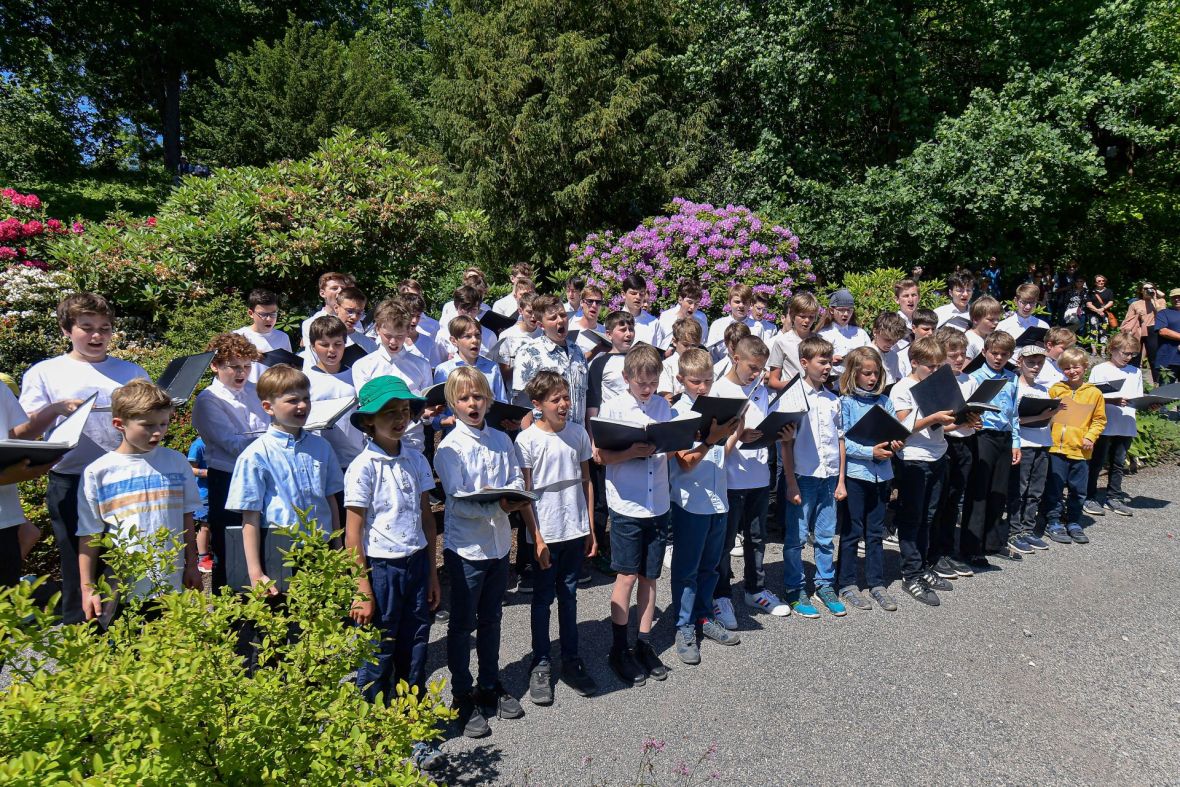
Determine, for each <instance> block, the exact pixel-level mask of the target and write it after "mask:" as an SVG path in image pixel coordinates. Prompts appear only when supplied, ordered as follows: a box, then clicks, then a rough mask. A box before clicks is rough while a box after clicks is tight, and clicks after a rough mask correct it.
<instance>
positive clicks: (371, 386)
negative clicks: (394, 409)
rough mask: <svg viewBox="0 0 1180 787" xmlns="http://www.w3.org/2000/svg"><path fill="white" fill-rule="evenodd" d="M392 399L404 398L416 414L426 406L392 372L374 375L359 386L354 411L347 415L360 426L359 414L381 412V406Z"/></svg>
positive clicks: (423, 401)
mask: <svg viewBox="0 0 1180 787" xmlns="http://www.w3.org/2000/svg"><path fill="white" fill-rule="evenodd" d="M394 399H405V400H406V401H407V402H409V403H410V412H412V413H414V414H415V415H417V414H418V413H420V412H422V408H423V407H425V406H426V400H425V399H423V398H422V397H421V396H416V395H415V394H414V392H413V391H411V390H410V387H409V386H408V385H406V382H405V380H403V379H402V378H400V377H394V376H393V375H392V374H386V375H382V376H381V377H374V378H373V379H372V380H369V382H367V383H365V384H364V385H362V386H361V390H360V392H359V393H358V394H357V405H356V412H354V413H353V414H352V415H351V416H349V420H351V421H352V425H353V426H355V427H358V428H359V427H360V418H359V416H361V415H374V414H376V413H379V412H381V408H382V407H384V406H385V405H387V404H389V402H390V401H392V400H394Z"/></svg>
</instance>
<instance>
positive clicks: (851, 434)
mask: <svg viewBox="0 0 1180 787" xmlns="http://www.w3.org/2000/svg"><path fill="white" fill-rule="evenodd" d="M844 436H845V437H846V438H848V439H849V440H853V441H855V442H857V443H860V444H861V445H880V444H881V443H891V442H893V441H894V440H900V441H902V442H903V443H904V442H905V441H906V439H907V438H908V437H909V436H910V430H909V429H906V428H905V425H904V424H903V423H902V422H901V421H899V420H897V418H895V417H894V416H892V415H890V414H889V411H888V410H886V409H885V408H884V407H882V406H881V405H879V404H875V405H873V406H872V408H871V409H870V410H869V411H868V412H866V413H865V414H864V415H862V416H861V417H860V420H859V421H857V422H856V423H855V424H853V425H852V428H851V429H849V430H848V431H846V432H845V433H844Z"/></svg>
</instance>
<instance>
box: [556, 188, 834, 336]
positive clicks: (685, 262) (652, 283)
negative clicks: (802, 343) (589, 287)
mask: <svg viewBox="0 0 1180 787" xmlns="http://www.w3.org/2000/svg"><path fill="white" fill-rule="evenodd" d="M671 207H672V208H674V209H675V211H676V212H675V213H673V214H672V215H669V216H656V217H654V218H650V219H647V220H646V221H644V222H643V224H641V225H640V226H638V227H636V228H635V229H633V230H631V231H630V232H628V233H626V234H625V235H622V236H616V235H615V234H614V233H613V232H610V231H608V232H603V233H592V234H590V235H588V236H587V237H586V240H585V241H583V242H582V243H580V244H577V243H575V244H572V245H571V246H570V249H569V251H570V258H571V259H570V264H571V267H572V268H573V269H574V270H576V271H578V272H581V273H585V274H586V276H587V280H588V281H590V282H591V283H593V284H595V285H597V286H599V287H601V288H602V289H603V291H604V292H605V293H606V294H607V295H608V296H609V297H610V307H611V308H612V309H617V308H619V306H620V305H621V304H622V293H621V291H620V290H621V287H620V283H621V282H622V281H623V280H624V279H626V278H627V277H628V276H629V275H631V274H632V273H638V274H640V275H642V276H643V277H644V278H645V279H646V280H647V288H648V292H649V293H650V295H651V301H652V305H653V308H654V309H655V310H656V311H658V310H660V309H663V308H668V307H670V306H672V305H673V304H675V302H676V286H677V284H678V283H679V282H680V281H681V280H683V279H692V280H695V281H697V282H699V283H700V285H701V288H702V289H703V290H704V294H703V296H702V298H701V309H703V310H706V311H709V310H711V311H713V312H714V313H717V314H719V313H721V312H724V311H728V305H727V303H726V301H727V300H728V291H729V288H730V287H731V286H733V285H734V284H736V283H739V282H740V283H743V284H748V285H750V286H751V287H753V288H754V291H755V292H760V293H766V294H767V295H769V296H771V308H772V310H774V311H777V310H778V309H779V308H780V306H781V304H782V302H783V300H784V299H786V298H789V297H790V296H791V294H792V293H793V292H794V290H795V289H796V288H797V287H800V286H809V285H811V284H812V283H814V282H815V274H814V273H813V272H812V269H811V260H810V259H807V258H803V257H800V256H799V238H798V237H797V236H796V235H795V234H794V233H793V232H791V231H790V230H789V229H787V228H785V227H781V226H778V225H776V224H772V223H770V222H768V221H766V220H765V219H763V218H761V217H760V216H758V215H757V214H755V213H754V212H753V211H751V210H750V209H749V208H747V207H744V206H741V205H726V206H725V207H723V208H721V207H714V206H713V205H708V204H699V203H694V202H690V201H688V200H685V199H682V198H680V197H677V198H676V199H675V200H673V202H672V206H671ZM774 318H775V315H774V314H771V315H768V319H774Z"/></svg>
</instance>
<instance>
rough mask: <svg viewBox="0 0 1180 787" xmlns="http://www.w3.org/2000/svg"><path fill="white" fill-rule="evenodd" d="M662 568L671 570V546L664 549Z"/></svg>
mask: <svg viewBox="0 0 1180 787" xmlns="http://www.w3.org/2000/svg"><path fill="white" fill-rule="evenodd" d="M664 568H666V569H668V570H669V571H671V570H672V545H671V544H669V545H668V546H666V547H664Z"/></svg>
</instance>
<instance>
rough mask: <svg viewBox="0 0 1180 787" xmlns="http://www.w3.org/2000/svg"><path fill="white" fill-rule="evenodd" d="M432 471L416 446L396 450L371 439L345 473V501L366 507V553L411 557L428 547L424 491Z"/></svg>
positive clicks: (347, 504) (429, 486)
mask: <svg viewBox="0 0 1180 787" xmlns="http://www.w3.org/2000/svg"><path fill="white" fill-rule="evenodd" d="M433 488H434V474H433V473H431V472H430V465H429V464H428V463H427V461H426V457H425V456H423V455H422V453H421V452H420V451H415V450H414V449H413V448H410V447H409V446H408V445H406V444H405V443H402V445H401V451H400V452H399V453H398V455H397V456H390V455H389V454H387V453H385V451H384V450H383V449H382V448H381V446H379V445H377V444H376V443H374V442H372V441H369V442H368V443H366V445H365V449H364V450H363V451H361V453H360V455H359V456H357V458H356V459H354V460H353V461H352V464H350V465H349V466H348V472H346V473H345V474H344V505H345V507H347V508H363V509H365V530H364V543H365V554H366V555H367V556H369V557H378V558H391V559H392V558H399V557H409V556H410V555H412V554H414V553H415V552H417V551H419V550H421V549H425V548H426V533H425V532H424V531H423V530H422V493H423V492H429V491H430V490H431V489H433Z"/></svg>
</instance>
